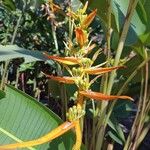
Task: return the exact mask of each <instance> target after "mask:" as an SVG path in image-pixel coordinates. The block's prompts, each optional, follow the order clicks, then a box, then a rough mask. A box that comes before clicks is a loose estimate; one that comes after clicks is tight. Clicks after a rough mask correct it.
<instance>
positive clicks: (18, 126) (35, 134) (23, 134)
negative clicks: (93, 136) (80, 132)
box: [0, 86, 73, 150]
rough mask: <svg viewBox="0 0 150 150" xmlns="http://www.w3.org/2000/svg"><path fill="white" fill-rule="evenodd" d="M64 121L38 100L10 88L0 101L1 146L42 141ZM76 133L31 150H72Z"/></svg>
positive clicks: (8, 87) (65, 135)
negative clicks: (36, 140)
mask: <svg viewBox="0 0 150 150" xmlns="http://www.w3.org/2000/svg"><path fill="white" fill-rule="evenodd" d="M60 124H62V121H61V119H60V118H59V117H58V116H57V115H55V114H54V113H53V112H52V111H50V110H49V109H48V108H46V107H45V106H43V105H42V104H40V103H39V102H37V101H36V100H35V99H34V98H32V97H30V96H29V95H27V94H25V93H23V92H21V91H20V90H17V89H15V88H14V87H11V86H7V87H6V97H5V98H3V99H1V100H0V145H7V144H11V143H17V142H22V141H30V140H34V139H38V138H40V137H42V136H44V135H46V134H47V133H49V132H50V131H51V130H53V129H55V128H56V127H57V126H59V125H60ZM72 145H73V140H72V133H71V132H68V133H67V134H64V135H63V136H61V137H59V138H56V139H54V140H53V141H51V142H47V143H45V144H42V145H39V146H35V147H28V148H25V149H30V150H35V149H36V150H48V149H49V150H54V149H56V150H71V148H72Z"/></svg>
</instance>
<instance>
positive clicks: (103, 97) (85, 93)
mask: <svg viewBox="0 0 150 150" xmlns="http://www.w3.org/2000/svg"><path fill="white" fill-rule="evenodd" d="M79 93H80V94H81V95H83V96H85V97H87V98H91V99H95V100H115V99H129V100H133V99H132V98H131V97H129V96H117V95H105V94H103V93H99V92H92V91H80V92H79Z"/></svg>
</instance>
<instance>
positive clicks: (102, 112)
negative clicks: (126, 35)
mask: <svg viewBox="0 0 150 150" xmlns="http://www.w3.org/2000/svg"><path fill="white" fill-rule="evenodd" d="M107 4H108V6H107V8H108V13H107V32H106V41H107V48H106V55H107V59H108V60H109V59H110V53H111V51H110V49H111V45H110V43H111V13H112V0H107ZM107 66H108V65H107ZM108 77H109V74H108V73H106V74H105V76H103V79H102V82H104V84H103V89H102V92H103V93H107V84H108ZM106 105H107V103H106V102H104V101H103V102H101V104H100V106H99V107H98V109H99V110H98V112H99V114H100V115H101V119H100V121H98V127H97V128H98V130H99V126H100V127H101V124H102V123H103V120H104V117H105V114H106V107H105V106H106ZM93 122H94V123H96V122H95V119H93ZM94 130H95V129H94ZM95 131H96V130H95ZM95 131H94V132H93V133H94V137H93V138H96V135H95V134H96V132H95ZM104 132H105V131H104V130H103V128H100V130H99V132H98V136H97V138H96V139H98V140H96V150H98V149H101V146H102V142H103V140H102V138H101V137H104ZM99 139H101V140H100V141H99ZM93 144H94V143H93Z"/></svg>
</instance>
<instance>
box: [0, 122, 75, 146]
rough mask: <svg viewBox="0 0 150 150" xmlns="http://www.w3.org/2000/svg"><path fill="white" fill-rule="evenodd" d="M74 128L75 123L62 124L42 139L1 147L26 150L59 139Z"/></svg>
mask: <svg viewBox="0 0 150 150" xmlns="http://www.w3.org/2000/svg"><path fill="white" fill-rule="evenodd" d="M74 126H75V125H74V123H70V122H64V123H63V124H61V125H60V126H58V127H57V128H55V129H53V130H52V131H50V132H49V133H48V134H46V135H44V136H42V137H41V138H38V139H35V140H31V141H27V142H20V143H14V144H8V145H1V146H0V149H14V148H24V147H32V146H36V145H40V144H43V143H46V142H49V141H51V140H53V139H55V138H57V137H59V136H60V135H62V134H64V133H65V132H67V131H68V130H70V129H72V128H74Z"/></svg>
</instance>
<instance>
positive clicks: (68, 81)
mask: <svg viewBox="0 0 150 150" xmlns="http://www.w3.org/2000/svg"><path fill="white" fill-rule="evenodd" d="M45 75H46V76H47V77H48V78H50V79H52V80H55V81H58V82H60V83H65V84H74V78H73V77H65V76H63V77H59V76H53V75H47V74H45Z"/></svg>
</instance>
